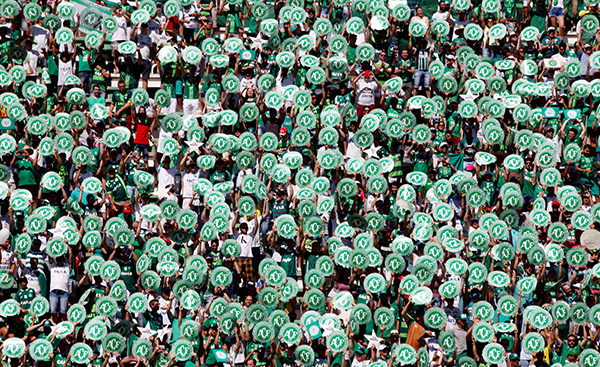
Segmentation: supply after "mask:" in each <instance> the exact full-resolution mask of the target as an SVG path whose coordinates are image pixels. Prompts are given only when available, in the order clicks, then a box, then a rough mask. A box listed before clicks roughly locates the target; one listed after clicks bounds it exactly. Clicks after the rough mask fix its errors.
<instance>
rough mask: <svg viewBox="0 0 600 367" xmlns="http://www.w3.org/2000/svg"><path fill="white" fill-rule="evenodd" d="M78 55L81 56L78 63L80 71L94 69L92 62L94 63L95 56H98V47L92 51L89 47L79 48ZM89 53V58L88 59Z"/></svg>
mask: <svg viewBox="0 0 600 367" xmlns="http://www.w3.org/2000/svg"><path fill="white" fill-rule="evenodd" d="M77 55H78V56H79V62H78V63H77V70H78V71H92V69H91V67H90V64H93V63H94V58H95V57H96V49H92V50H91V51H90V50H88V49H82V48H79V49H78V50H77ZM88 55H89V60H88Z"/></svg>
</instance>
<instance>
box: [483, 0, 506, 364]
mask: <svg viewBox="0 0 600 367" xmlns="http://www.w3.org/2000/svg"><path fill="white" fill-rule="evenodd" d="M486 1H488V2H489V1H493V0H486ZM505 353H506V350H505V349H504V347H503V346H502V345H501V344H498V343H489V344H487V345H486V346H485V347H484V348H483V359H484V360H485V361H486V362H487V363H490V364H491V363H494V364H498V363H500V362H502V361H503V360H504V354H505Z"/></svg>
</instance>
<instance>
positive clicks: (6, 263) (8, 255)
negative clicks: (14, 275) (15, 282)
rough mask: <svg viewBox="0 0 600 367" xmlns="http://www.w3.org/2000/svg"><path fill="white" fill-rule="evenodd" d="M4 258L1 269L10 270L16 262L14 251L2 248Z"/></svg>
mask: <svg viewBox="0 0 600 367" xmlns="http://www.w3.org/2000/svg"><path fill="white" fill-rule="evenodd" d="M1 254H2V259H0V269H2V270H9V269H10V267H11V266H12V264H14V263H15V255H13V253H12V251H6V250H2V251H1Z"/></svg>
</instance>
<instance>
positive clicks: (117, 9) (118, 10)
mask: <svg viewBox="0 0 600 367" xmlns="http://www.w3.org/2000/svg"><path fill="white" fill-rule="evenodd" d="M122 1H123V0H122ZM125 1H126V0H125ZM115 15H116V16H118V17H120V16H122V15H123V9H121V5H117V6H115Z"/></svg>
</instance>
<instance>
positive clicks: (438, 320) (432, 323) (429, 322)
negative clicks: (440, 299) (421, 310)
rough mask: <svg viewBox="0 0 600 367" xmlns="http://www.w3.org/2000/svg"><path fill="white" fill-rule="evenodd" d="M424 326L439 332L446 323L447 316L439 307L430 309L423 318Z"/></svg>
mask: <svg viewBox="0 0 600 367" xmlns="http://www.w3.org/2000/svg"><path fill="white" fill-rule="evenodd" d="M423 320H424V321H425V325H426V326H427V327H429V328H432V329H436V330H440V329H442V326H443V325H444V324H445V323H446V322H447V321H448V316H447V315H446V312H444V310H443V309H441V308H439V307H432V308H429V309H427V311H426V312H425V316H424V318H423Z"/></svg>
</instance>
